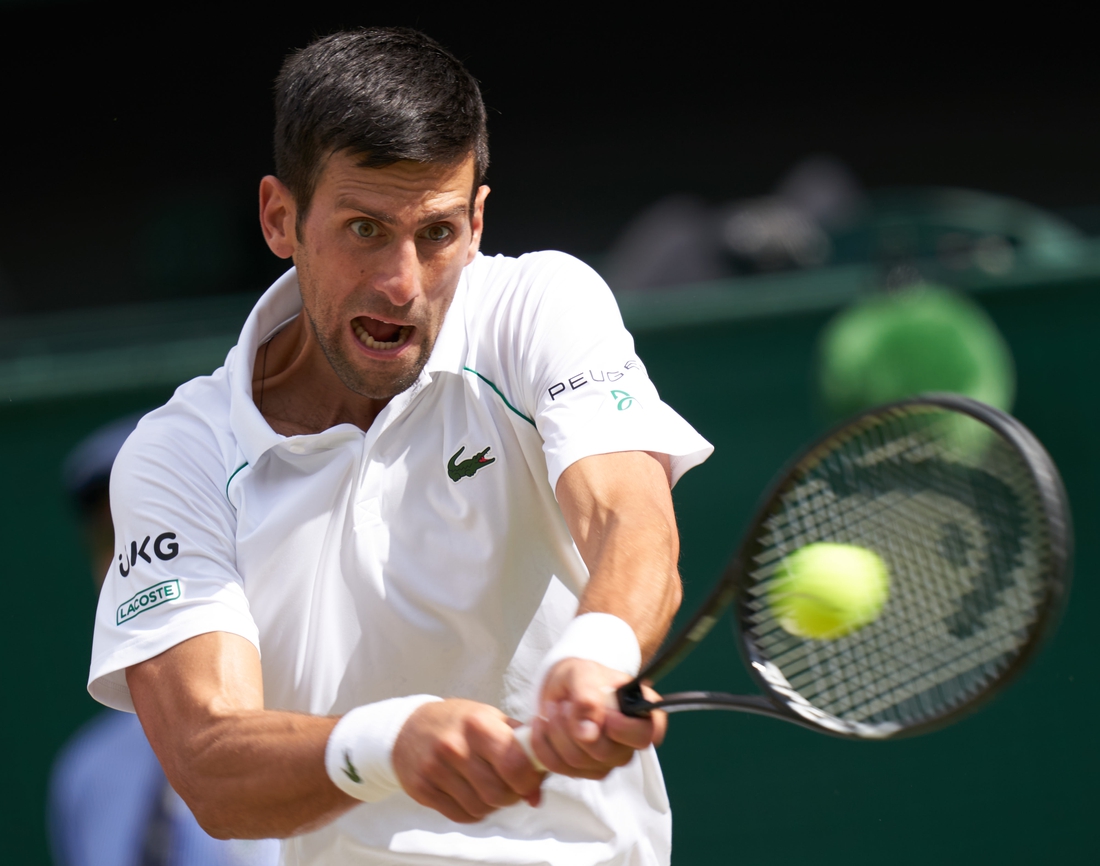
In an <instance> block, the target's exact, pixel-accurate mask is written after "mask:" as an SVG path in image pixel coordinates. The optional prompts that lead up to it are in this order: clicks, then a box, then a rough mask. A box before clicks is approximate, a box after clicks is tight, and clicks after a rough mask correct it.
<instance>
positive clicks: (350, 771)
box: [340, 749, 363, 785]
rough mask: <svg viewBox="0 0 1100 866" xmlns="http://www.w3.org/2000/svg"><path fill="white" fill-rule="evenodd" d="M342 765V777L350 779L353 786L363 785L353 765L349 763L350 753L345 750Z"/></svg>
mask: <svg viewBox="0 0 1100 866" xmlns="http://www.w3.org/2000/svg"><path fill="white" fill-rule="evenodd" d="M344 765H345V766H343V767H341V768H340V769H341V770H343V771H344V775H345V776H347V777H348V778H349V779H351V780H352V781H353V782H355V784H357V785H361V784H363V779H362V777H361V776H360V775H359V773H358V771H356V769H355V764H353V763H352V762H351V752H349V751H348V750H347V749H345V750H344Z"/></svg>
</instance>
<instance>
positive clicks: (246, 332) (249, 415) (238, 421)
mask: <svg viewBox="0 0 1100 866" xmlns="http://www.w3.org/2000/svg"><path fill="white" fill-rule="evenodd" d="M468 270H469V269H465V270H463V272H462V276H461V277H459V280H458V286H457V288H456V289H455V296H454V299H453V300H452V301H451V306H450V309H448V310H447V316H446V318H445V319H444V320H443V327H442V328H440V331H439V336H438V337H437V338H436V341H435V346H434V347H433V348H432V354H431V357H430V358H429V359H428V363H427V364H426V365H425V367H424V370H423V371H422V372H421V374H420V378H419V379H418V380H417V382H416V383H415V384H414V385H413V386H412V388H410V389H409V392H413V393H414V394H415V393H419V392H420V391H421V390H423V388H424V386H425V385H427V384H429V383H430V382H431V381H432V378H433V377H432V374H433V373H440V372H450V373H458V374H461V372H462V367H463V365H464V364H465V359H466V348H467V335H466V316H465V307H466V297H467V294H468V277H467V272H468ZM301 311H302V295H301V292H300V290H299V288H298V272H297V270H296V269H295V268H291V269H290V270H288V271H287V272H286V273H285V274H283V275H282V276H281V277H279V279H277V280H276V281H275V282H274V283H272V285H271V288H269V289H268V290H267V291H266V292H264V293H263V295H262V296H261V297H260V300H259V301H258V302H257V303H256V306H255V307H253V308H252V312H251V313H250V314H249V316H248V318H247V319H246V320H245V323H244V327H243V328H242V329H241V336H240V338H239V339H238V341H237V345H236V346H234V347H233V349H231V350H230V352H229V355H228V357H227V358H226V364H225V365H226V373H227V376H228V380H229V424H230V428H231V429H232V431H233V435H234V437H235V438H236V440H237V444H238V446H239V447H240V449H241V453H242V454H243V455H244V458H245V459H246V460H247V461H248V462H249V463H250V464H252V465H255V464H256V462H257V461H258V460H259V458H260V457H261V456H262V455H263V454H264V452H266V451H268V450H269V449H271V448H274V447H275V446H277V445H280V444H282V443H283V442H285V441H286V440H287V439H288V438H289V439H313V440H316V439H317V438H319V437H324V439H325V440H326V442H327V440H329V439H332V440H339V441H341V442H342V441H344V440H345V439H347V438H348V437H349V436H355V437H359V436H361V435H362V431H360V430H359V429H358V428H357V427H352V425H350V424H339V425H337V426H336V427H333V428H331V429H330V430H326V431H323V432H322V433H319V434H314V435H313V436H308V437H304V436H294V437H287V436H283V435H282V434H280V433H276V432H275V431H274V430H272V429H271V425H270V424H268V423H267V420H266V419H265V418H264V416H263V415H262V414H260V410H259V409H257V408H256V402H255V401H254V400H253V398H252V373H253V368H254V366H255V361H256V352H257V351H258V350H259V348H260V346H262V345H263V344H264V343H266V342H267V341H268V340H270V339H271V338H272V337H273V336H275V334H276V332H278V331H280V330H281V329H282V328H283V327H285V326H286V324H287V323H288V322H290V321H291V320H292V319H294V318H295V317H296V316H297V315H298V314H299V313H301ZM409 392H406V393H405V395H400V394H399V395H398V396H397V397H395V398H394V400H393V401H392V402H391V406H392V405H393V403H400V404H402V405H408V402H409V400H408V399H407V396H406V395H409V396H411V395H410V394H409ZM402 397H405V398H406V399H402ZM386 408H387V409H389V408H391V407H390V406H387V407H386ZM394 408H396V407H394ZM384 414H390V413H387V412H386V411H385V410H383V415H384ZM383 415H379V420H382V417H383ZM317 444H320V443H317ZM331 444H332V445H336V444H337V442H336V441H333V442H332V443H331Z"/></svg>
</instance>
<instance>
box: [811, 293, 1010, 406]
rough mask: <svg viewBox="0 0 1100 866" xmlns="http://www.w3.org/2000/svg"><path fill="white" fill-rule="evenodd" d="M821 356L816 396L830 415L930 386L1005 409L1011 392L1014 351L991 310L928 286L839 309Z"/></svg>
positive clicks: (822, 344) (826, 333) (825, 335)
mask: <svg viewBox="0 0 1100 866" xmlns="http://www.w3.org/2000/svg"><path fill="white" fill-rule="evenodd" d="M818 362H819V364H818V388H819V394H820V397H821V401H822V404H823V406H824V408H825V410H826V411H827V412H828V414H829V415H831V416H833V417H835V418H842V417H847V416H849V415H853V414H855V413H857V412H860V411H862V410H864V409H869V408H871V407H872V406H878V405H880V404H882V403H889V402H892V401H894V400H901V399H903V398H905V397H912V396H914V395H917V394H922V393H927V392H929V391H950V392H953V393H956V394H964V395H966V396H967V397H972V398H973V399H975V400H980V401H982V402H983V403H988V404H989V405H991V406H996V407H997V408H998V409H1003V410H1004V411H1006V412H1007V411H1009V410H1010V409H1011V408H1012V401H1013V398H1014V396H1015V391H1016V375H1015V368H1014V365H1013V363H1012V354H1011V352H1010V351H1009V348H1008V344H1007V343H1006V342H1005V340H1004V337H1002V336H1001V333H1000V331H998V330H997V326H996V325H994V324H993V322H992V320H991V319H990V318H989V316H987V315H986V314H985V312H984V311H983V310H982V309H981V308H980V307H979V306H978V305H977V304H975V303H974V302H972V301H971V300H969V299H968V298H966V297H964V296H962V295H959V294H956V293H955V292H951V291H948V290H947V289H943V288H939V287H936V286H930V285H919V286H915V287H913V288H909V289H906V290H904V291H900V292H893V293H889V294H880V295H875V296H873V297H869V298H867V299H866V300H863V301H859V302H857V303H856V304H854V305H853V306H851V307H849V308H847V309H846V310H843V311H842V312H840V313H839V314H837V315H836V316H835V317H834V318H833V319H832V320H831V321H830V322H829V324H828V325H827V326H826V327H825V331H824V333H823V334H822V337H821V342H820V349H819V354H818Z"/></svg>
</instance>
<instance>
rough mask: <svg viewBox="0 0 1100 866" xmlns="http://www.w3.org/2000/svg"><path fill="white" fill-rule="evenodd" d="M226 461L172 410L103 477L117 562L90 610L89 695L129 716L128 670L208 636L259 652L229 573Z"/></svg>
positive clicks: (195, 424)
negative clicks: (220, 635) (229, 638)
mask: <svg viewBox="0 0 1100 866" xmlns="http://www.w3.org/2000/svg"><path fill="white" fill-rule="evenodd" d="M227 477H228V473H227V472H226V458H225V456H224V455H223V451H222V448H221V447H220V445H219V442H218V441H217V438H216V436H215V434H214V433H213V431H212V430H211V428H210V427H209V426H208V425H207V424H205V423H204V422H203V421H202V419H200V418H197V417H195V416H194V415H191V414H188V413H187V412H184V411H179V410H176V411H173V410H172V409H171V404H169V406H168V407H165V408H163V409H160V410H158V411H157V412H155V413H153V415H151V416H146V418H145V419H143V420H142V421H141V423H140V424H139V425H138V427H137V429H136V430H135V431H134V433H133V434H132V435H131V436H130V438H129V439H128V440H127V441H126V444H125V445H124V446H123V448H122V450H121V452H120V453H119V455H118V457H117V458H116V460H115V464H114V468H113V469H112V472H111V515H112V518H113V520H114V528H115V556H114V560H113V561H112V563H111V568H110V570H109V571H108V573H107V576H106V578H105V580H104V583H103V589H102V590H101V592H100V596H99V607H98V609H97V611H96V621H95V632H94V637H93V642H92V664H91V671H90V673H89V678H88V691H89V692H90V693H91V695H92V697H93V698H95V699H96V700H97V701H99V702H101V703H103V704H106V705H107V706H109V707H113V708H115V709H118V710H125V711H129V712H133V702H132V701H131V699H130V690H129V688H128V687H127V685H126V668H127V667H129V666H130V665H134V664H137V663H139V662H143V661H145V660H146V659H149V658H152V657H153V656H155V655H159V654H160V653H162V652H164V651H165V650H168V649H170V648H171V647H173V646H175V645H176V644H178V643H181V642H182V641H185V640H188V639H189V638H192V637H195V636H197V635H200V634H206V633H208V632H214V631H225V632H231V633H233V634H238V635H240V636H241V637H244V638H245V639H247V640H249V641H251V642H252V643H253V644H254V645H255V646H256V647H257V650H258V649H259V632H258V629H257V628H256V624H255V622H254V620H253V619H252V616H251V614H250V613H249V607H248V600H247V598H246V596H245V593H244V584H243V581H242V579H241V576H240V574H238V572H237V569H236V554H235V550H236V545H235V530H236V515H235V512H234V510H233V507H232V505H230V503H229V500H228V499H227V497H226V493H225V486H226V479H227Z"/></svg>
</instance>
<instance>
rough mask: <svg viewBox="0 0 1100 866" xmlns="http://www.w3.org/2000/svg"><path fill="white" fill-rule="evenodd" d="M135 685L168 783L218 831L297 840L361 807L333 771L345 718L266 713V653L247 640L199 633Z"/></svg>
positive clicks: (142, 669)
mask: <svg viewBox="0 0 1100 866" xmlns="http://www.w3.org/2000/svg"><path fill="white" fill-rule="evenodd" d="M126 681H127V683H128V684H129V686H130V693H131V695H132V697H133V700H134V707H135V708H136V709H137V712H138V716H139V717H140V718H141V724H142V727H143V728H144V729H145V733H146V735H147V736H148V737H149V742H150V743H151V744H152V746H153V751H155V752H156V754H157V757H158V758H159V759H160V762H161V766H162V767H164V772H165V775H167V777H168V781H169V782H170V783H171V784H172V787H173V788H175V789H176V791H177V792H178V793H179V795H180V796H181V797H183V799H184V800H185V801H186V803H187V805H188V806H190V807H191V811H192V812H194V813H195V817H196V818H197V819H198V822H199V824H200V825H201V826H202V828H203V829H204V830H206V832H207V833H209V834H210V835H212V836H215V837H217V838H223V839H224V838H230V837H232V838H245V839H248V838H251V839H263V838H270V837H285V836H292V835H294V834H296V833H303V832H306V831H307V830H311V829H315V828H317V827H320V826H322V825H324V824H327V823H328V822H329V821H331V820H333V819H334V818H336V817H337V816H339V815H340V814H342V813H343V812H346V811H347V810H348V809H350V808H351V807H352V806H354V805H355V804H356V802H357V801H356V800H353V799H352V798H351V797H349V796H348V795H347V794H345V793H343V792H342V791H340V790H339V789H338V788H336V786H335V785H333V784H332V782H331V781H330V780H329V778H328V776H327V774H326V773H325V761H324V755H325V743H326V742H327V741H328V736H329V734H330V733H331V731H332V729H333V727H335V725H336V722H337V719H335V718H326V717H322V716H307V715H301V714H298V713H286V712H275V711H271V710H265V709H264V705H263V680H262V677H261V674H260V656H259V654H258V653H257V652H256V648H255V647H254V646H253V645H252V644H251V643H249V642H248V641H247V640H245V639H244V638H242V637H239V636H238V635H234V634H227V633H225V632H212V633H210V634H204V635H200V636H198V637H194V638H191V639H190V640H188V641H184V642H183V643H181V644H178V645H176V646H174V647H173V648H172V649H170V650H168V651H167V652H164V653H161V654H160V655H159V656H155V657H154V658H151V659H149V660H148V661H145V662H142V663H141V664H138V665H134V666H133V667H131V668H129V669H128V670H127V671H126Z"/></svg>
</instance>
